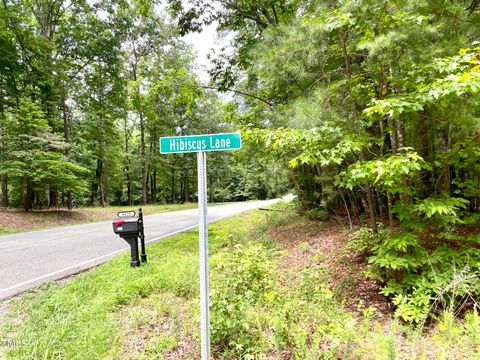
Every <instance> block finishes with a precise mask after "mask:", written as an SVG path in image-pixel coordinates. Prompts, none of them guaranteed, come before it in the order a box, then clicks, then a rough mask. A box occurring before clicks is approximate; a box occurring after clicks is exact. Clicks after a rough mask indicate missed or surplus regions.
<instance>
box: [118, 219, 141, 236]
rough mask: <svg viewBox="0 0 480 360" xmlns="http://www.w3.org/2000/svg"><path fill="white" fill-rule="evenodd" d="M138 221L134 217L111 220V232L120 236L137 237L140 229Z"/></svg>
mask: <svg viewBox="0 0 480 360" xmlns="http://www.w3.org/2000/svg"><path fill="white" fill-rule="evenodd" d="M138 220H139V219H138V218H136V217H129V218H118V219H116V220H113V232H114V233H115V234H118V235H120V236H122V235H123V234H135V235H138V233H139V230H140V227H139V226H138V222H139V221H138Z"/></svg>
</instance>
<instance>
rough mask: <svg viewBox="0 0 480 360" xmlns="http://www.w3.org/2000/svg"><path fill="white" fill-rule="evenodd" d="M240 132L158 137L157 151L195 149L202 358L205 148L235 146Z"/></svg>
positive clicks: (206, 313)
mask: <svg viewBox="0 0 480 360" xmlns="http://www.w3.org/2000/svg"><path fill="white" fill-rule="evenodd" d="M241 147H242V138H241V135H240V133H238V132H236V133H225V134H208V135H191V136H173V137H162V138H160V153H162V154H178V153H192V152H196V153H197V172H198V174H197V175H198V215H199V223H198V246H199V253H200V317H201V319H200V332H201V344H202V360H210V304H209V299H208V298H209V291H208V209H207V153H206V151H228V150H238V149H240V148H241Z"/></svg>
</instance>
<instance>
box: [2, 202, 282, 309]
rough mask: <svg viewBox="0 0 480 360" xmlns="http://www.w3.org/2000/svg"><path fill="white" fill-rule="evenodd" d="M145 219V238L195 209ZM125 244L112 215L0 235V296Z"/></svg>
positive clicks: (194, 219) (74, 269)
mask: <svg viewBox="0 0 480 360" xmlns="http://www.w3.org/2000/svg"><path fill="white" fill-rule="evenodd" d="M277 201H279V200H268V201H254V202H246V203H234V204H228V205H219V206H211V207H209V208H208V218H209V221H210V222H211V221H215V220H219V219H222V218H225V217H229V216H232V215H235V214H239V213H241V212H245V211H248V210H252V209H256V208H259V207H262V206H267V205H270V204H272V203H275V202H277ZM112 220H113V219H112ZM144 224H145V240H146V242H147V244H148V243H149V242H150V243H151V242H154V241H158V240H160V239H162V238H164V237H167V236H169V235H173V234H175V233H177V232H181V231H185V230H188V229H191V228H194V227H196V226H197V225H198V210H197V209H191V210H182V211H175V212H169V213H162V214H156V215H148V216H145V217H144ZM126 250H129V247H128V244H127V243H126V242H125V241H124V240H122V239H121V238H120V237H118V236H117V235H115V234H114V233H113V230H112V222H111V221H104V222H98V223H89V224H83V225H74V226H68V227H62V228H54V229H47V230H40V231H32V232H25V233H19V234H13V235H5V236H0V300H2V299H5V298H8V297H10V296H13V295H17V294H19V293H21V292H24V291H26V290H28V289H31V288H34V287H37V286H39V285H41V284H43V283H45V282H48V281H51V280H57V279H61V278H63V277H66V276H68V275H72V274H76V273H78V272H80V271H83V270H86V269H88V268H90V267H92V266H96V265H98V264H101V263H103V262H105V261H107V260H108V259H110V258H112V257H113V256H115V255H117V254H119V253H122V252H124V251H126ZM147 255H148V247H147Z"/></svg>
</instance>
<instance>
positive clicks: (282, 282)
mask: <svg viewBox="0 0 480 360" xmlns="http://www.w3.org/2000/svg"><path fill="white" fill-rule="evenodd" d="M296 224H298V225H297V226H298V227H302V228H303V227H304V224H305V221H304V219H302V218H300V217H299V216H298V215H296V214H294V213H291V212H285V213H283V212H261V211H254V212H250V213H247V214H242V215H239V216H237V217H234V218H230V219H227V220H223V221H221V222H218V223H216V224H214V225H212V226H210V234H209V240H210V260H211V263H210V265H211V266H210V271H211V273H210V274H211V277H210V285H211V324H212V333H211V334H212V351H213V354H214V356H215V358H225V359H238V358H246V359H254V358H265V357H269V358H286V359H287V358H288V359H312V360H313V359H324V358H325V359H338V358H342V359H421V358H436V359H442V358H444V359H448V358H450V355H451V354H455V356H456V358H459V359H480V348H479V344H480V337H479V335H478V334H479V333H480V316H479V315H478V314H476V313H470V314H469V315H467V317H466V318H465V319H464V320H463V321H458V320H457V319H455V318H454V317H452V315H451V314H449V313H445V314H444V315H442V316H441V317H440V318H439V321H438V323H437V324H432V325H431V326H429V329H428V330H424V329H422V328H413V327H411V326H407V325H405V324H402V323H400V322H399V321H397V320H393V319H381V318H380V317H379V314H378V313H377V311H376V309H375V308H373V307H364V308H362V309H361V310H362V311H361V312H360V315H357V316H354V315H353V314H352V313H350V312H348V311H346V310H345V309H344V308H343V306H342V304H341V302H340V301H339V299H341V296H339V294H336V293H334V292H333V291H332V290H331V289H330V288H329V281H330V278H329V271H331V269H327V267H326V265H325V264H324V263H323V261H327V260H328V256H324V254H322V253H316V254H314V256H312V259H313V261H312V262H310V263H309V264H308V265H306V266H304V268H303V269H300V270H298V269H295V270H291V269H290V270H289V268H288V266H287V267H286V268H285V267H284V268H280V267H279V266H280V265H279V264H280V262H281V259H282V258H284V257H286V256H288V251H285V249H283V248H282V247H281V246H279V245H275V244H274V243H273V242H272V239H271V238H270V236H269V230H270V229H272V228H274V227H278V226H287V227H288V228H289V229H291V228H292V227H294V226H295V225H296ZM322 226H323V225H322ZM303 230H305V229H303ZM307 230H308V229H307ZM299 231H300V229H299ZM309 231H310V230H308V231H307V233H309ZM313 233H315V232H314V231H313V229H312V234H313ZM317 236H318V235H317ZM298 249H299V250H300V251H302V252H307V251H309V250H310V249H311V245H308V244H306V243H305V242H299V243H298ZM148 253H149V263H148V264H147V265H144V266H142V267H140V268H137V269H132V268H130V267H129V257H128V255H123V256H119V257H117V258H115V259H113V260H112V261H110V262H108V263H106V264H104V265H102V266H99V267H98V268H95V269H93V270H91V271H89V272H87V273H84V274H81V275H79V276H76V277H74V278H72V279H70V280H69V281H67V282H65V283H63V284H59V283H50V284H47V285H45V286H43V287H41V288H40V289H38V290H36V291H32V292H30V293H27V294H25V295H23V296H21V297H19V298H18V299H16V300H13V301H11V302H10V307H11V308H12V310H11V312H10V313H9V315H8V318H7V321H6V322H5V323H4V325H3V327H2V328H1V329H0V339H2V338H6V337H9V338H13V339H17V340H19V341H21V343H22V344H24V345H25V346H24V347H18V348H15V349H10V350H9V351H7V352H6V357H7V359H161V358H164V357H168V358H171V359H174V358H177V357H178V356H179V354H180V353H176V351H180V350H181V354H180V355H182V356H183V357H182V358H184V359H185V358H188V359H193V358H198V357H199V355H198V354H199V345H198V343H199V335H198V333H199V331H198V326H199V324H198V322H199V314H198V313H199V304H198V303H199V300H198V296H199V295H198V292H199V289H198V282H199V279H198V234H197V232H196V231H190V232H186V233H182V234H178V235H176V236H173V237H171V238H168V239H166V240H164V241H161V242H159V243H156V244H154V245H152V246H149V248H148ZM179 349H180V350H179ZM177 355H178V356H177Z"/></svg>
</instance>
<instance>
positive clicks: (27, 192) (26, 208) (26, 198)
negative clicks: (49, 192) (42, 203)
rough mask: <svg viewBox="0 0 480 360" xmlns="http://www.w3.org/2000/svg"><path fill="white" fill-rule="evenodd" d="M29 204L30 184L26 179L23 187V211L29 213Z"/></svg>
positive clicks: (30, 198) (30, 201)
mask: <svg viewBox="0 0 480 360" xmlns="http://www.w3.org/2000/svg"><path fill="white" fill-rule="evenodd" d="M31 203H32V184H31V181H30V179H27V182H26V185H25V199H24V201H23V208H24V210H25V211H27V212H28V211H29V210H30V209H31Z"/></svg>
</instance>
